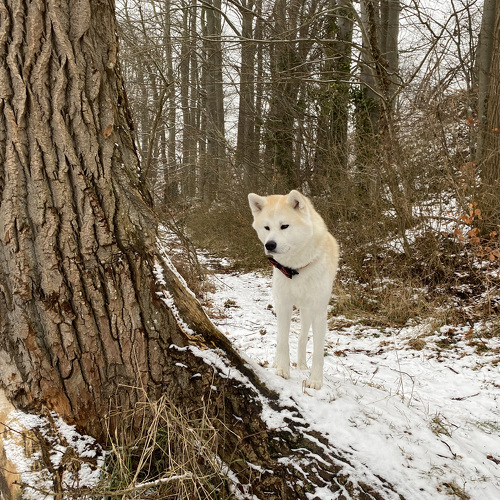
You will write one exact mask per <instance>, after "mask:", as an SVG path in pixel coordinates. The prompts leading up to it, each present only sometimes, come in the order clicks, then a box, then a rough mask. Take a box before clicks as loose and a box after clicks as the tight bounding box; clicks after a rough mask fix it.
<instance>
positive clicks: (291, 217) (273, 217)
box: [248, 190, 339, 389]
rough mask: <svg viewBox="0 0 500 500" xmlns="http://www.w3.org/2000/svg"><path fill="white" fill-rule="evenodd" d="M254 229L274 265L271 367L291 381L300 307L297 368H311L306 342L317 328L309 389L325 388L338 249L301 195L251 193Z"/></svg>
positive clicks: (318, 217) (307, 201)
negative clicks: (295, 314) (293, 332)
mask: <svg viewBox="0 0 500 500" xmlns="http://www.w3.org/2000/svg"><path fill="white" fill-rule="evenodd" d="M248 201H249V203H250V208H251V209H252V214H253V217H254V221H253V224H252V226H253V228H254V229H255V230H256V231H257V235H258V237H259V239H260V241H261V242H262V243H263V244H264V248H265V253H266V255H267V256H268V259H269V261H270V262H271V264H273V266H274V270H273V287H272V290H273V298H274V306H275V310H276V316H277V318H278V338H277V346H276V357H275V359H274V364H273V367H274V368H276V373H277V375H280V376H281V377H284V378H289V377H290V349H289V339H288V337H289V332H290V321H291V318H292V310H293V306H295V307H297V308H298V309H300V320H301V331H300V336H299V342H298V360H297V366H298V368H299V369H300V370H306V369H307V363H306V344H307V339H308V335H309V329H310V327H311V324H312V330H313V356H312V368H311V374H310V376H309V379H308V380H307V381H306V386H307V387H312V388H313V389H320V388H321V386H322V385H323V363H324V352H323V350H324V345H325V335H326V330H327V307H328V303H329V301H330V297H331V293H332V285H333V281H334V279H335V275H336V273H337V267H338V260H339V246H338V244H337V241H336V240H335V238H334V237H333V236H332V235H331V234H330V233H329V232H328V229H327V227H326V225H325V222H324V221H323V219H322V218H321V216H320V215H319V214H318V213H317V212H316V210H314V208H313V205H312V203H311V202H310V200H309V199H308V198H306V197H305V196H304V195H302V194H301V193H299V192H298V191H295V190H294V191H291V192H290V193H289V194H288V195H271V196H265V197H263V196H258V195H256V194H254V193H250V194H249V195H248Z"/></svg>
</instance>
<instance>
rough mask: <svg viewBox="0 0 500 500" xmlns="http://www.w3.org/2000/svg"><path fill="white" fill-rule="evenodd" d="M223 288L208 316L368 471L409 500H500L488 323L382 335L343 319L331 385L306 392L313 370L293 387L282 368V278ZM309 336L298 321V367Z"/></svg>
mask: <svg viewBox="0 0 500 500" xmlns="http://www.w3.org/2000/svg"><path fill="white" fill-rule="evenodd" d="M213 281H214V285H215V287H216V291H215V292H212V293H209V294H208V297H207V303H208V305H209V307H208V308H207V309H208V313H209V315H211V317H212V319H213V321H214V323H215V324H216V325H217V326H218V327H219V328H220V329H221V330H222V332H224V333H225V334H226V335H227V336H228V337H229V338H230V339H231V341H232V342H233V344H234V345H235V347H236V348H237V349H238V350H239V351H240V352H241V353H243V355H244V356H245V357H246V358H247V359H249V362H250V363H251V364H252V365H253V366H254V367H255V369H256V371H257V373H258V374H259V376H260V377H261V379H262V380H264V381H265V383H266V384H267V385H268V386H269V387H270V388H272V389H274V390H275V391H277V392H279V393H280V394H281V396H282V398H283V400H284V401H285V402H286V400H287V399H288V400H293V402H294V404H295V405H297V406H298V407H299V408H300V411H301V414H302V415H303V417H304V419H307V421H308V422H309V423H310V424H311V426H312V428H313V429H316V430H318V431H320V432H321V433H323V435H325V436H327V437H328V439H329V440H330V442H331V443H332V444H334V445H335V447H336V448H339V449H341V450H344V451H345V452H346V453H347V454H348V455H349V456H350V460H351V463H354V464H356V463H357V464H359V468H360V470H362V469H365V470H366V469H368V470H370V471H372V472H373V473H374V474H376V475H379V476H381V477H383V478H385V479H386V480H388V481H389V482H390V483H392V484H393V486H394V487H395V488H396V490H397V491H398V492H399V493H400V494H402V495H404V497H405V498H406V499H407V500H426V499H439V498H470V499H473V500H474V499H477V500H498V499H500V364H499V363H500V339H499V338H498V337H494V338H490V339H488V338H482V337H481V331H483V330H482V328H480V326H482V327H484V325H475V326H474V327H471V326H467V327H456V326H441V327H436V326H434V325H433V324H432V323H427V324H415V325H412V326H408V327H404V328H400V329H377V328H373V327H367V326H364V325H362V324H357V323H355V322H352V321H349V320H347V319H345V318H339V317H333V318H331V320H330V324H329V330H330V331H329V334H328V336H327V345H326V351H325V383H324V386H323V388H322V389H321V390H314V389H305V388H304V385H303V382H304V381H305V379H306V378H307V372H304V371H299V370H298V369H297V368H296V367H292V370H291V376H290V379H289V380H284V379H282V378H280V377H278V376H276V375H275V374H274V370H273V369H272V368H271V365H272V361H273V356H274V350H275V344H276V317H275V315H274V312H273V306H272V297H271V287H270V285H271V278H270V271H269V273H264V274H262V273H256V272H251V273H245V274H234V273H221V274H215V275H214V280H213ZM299 328H300V324H299V318H298V314H296V315H295V317H294V320H293V322H292V332H291V335H290V352H291V357H292V362H294V360H295V359H296V352H297V339H298V333H299ZM309 344H311V345H308V356H309V358H310V356H311V348H312V343H311V342H309ZM309 363H310V359H309ZM317 494H319V492H317ZM325 495H326V496H324V499H325V500H327V499H329V498H330V497H329V496H328V494H325ZM318 496H320V495H318Z"/></svg>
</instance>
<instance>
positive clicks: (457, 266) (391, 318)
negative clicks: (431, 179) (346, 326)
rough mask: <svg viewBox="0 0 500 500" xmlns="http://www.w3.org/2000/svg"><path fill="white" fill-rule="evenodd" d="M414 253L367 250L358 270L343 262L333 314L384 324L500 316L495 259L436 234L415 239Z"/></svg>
mask: <svg viewBox="0 0 500 500" xmlns="http://www.w3.org/2000/svg"><path fill="white" fill-rule="evenodd" d="M412 251H413V254H412V256H411V258H410V259H408V258H407V257H406V256H405V255H404V254H403V253H398V252H394V251H392V250H385V251H384V252H383V253H379V254H373V253H371V252H367V253H366V254H365V255H364V259H363V260H362V262H361V264H359V263H358V266H357V267H356V268H352V267H349V266H348V265H346V266H345V267H342V266H341V268H340V272H339V279H338V280H337V287H336V300H335V301H334V303H335V307H334V314H337V315H344V316H346V317H350V318H352V317H359V318H362V319H363V320H364V321H367V322H372V323H374V324H378V325H388V326H398V325H405V324H407V323H408V321H410V320H417V319H429V318H433V319H434V321H438V322H441V323H442V324H456V323H462V324H464V323H471V324H472V323H473V322H476V321H478V320H488V319H489V318H492V317H496V315H498V314H499V312H500V288H499V283H500V266H499V262H498V261H493V262H490V261H489V260H488V261H485V260H483V259H481V258H480V257H478V256H477V255H476V254H475V253H474V252H473V251H471V249H470V248H467V247H466V246H464V245H463V244H462V243H460V242H457V241H454V240H453V239H452V238H449V237H446V236H443V235H439V234H438V235H436V234H425V235H424V236H421V237H419V238H417V239H416V240H415V241H414V243H413V245H412ZM352 261H353V259H351V262H352ZM355 262H356V261H355Z"/></svg>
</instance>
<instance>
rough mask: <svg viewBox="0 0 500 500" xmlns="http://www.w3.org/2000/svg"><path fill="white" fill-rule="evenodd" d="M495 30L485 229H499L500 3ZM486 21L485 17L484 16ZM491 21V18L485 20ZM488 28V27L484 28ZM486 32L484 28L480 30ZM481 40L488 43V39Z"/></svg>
mask: <svg viewBox="0 0 500 500" xmlns="http://www.w3.org/2000/svg"><path fill="white" fill-rule="evenodd" d="M494 19H495V21H494V29H493V32H492V33H491V35H492V43H491V48H492V52H491V63H490V71H489V83H488V96H487V103H488V104H487V112H486V132H485V136H484V146H483V148H482V162H481V187H480V194H479V196H480V207H481V210H482V212H483V223H482V226H483V230H485V232H486V233H493V232H495V233H498V232H500V231H499V229H500V199H499V196H498V193H499V192H500V169H499V167H498V166H499V164H500V163H499V162H500V3H499V2H496V3H495V18H494ZM483 22H485V19H484V17H483ZM486 22H488V21H486ZM485 31H486V30H485ZM481 34H483V31H482V32H481ZM481 43H484V44H486V43H487V42H486V40H482V42H481Z"/></svg>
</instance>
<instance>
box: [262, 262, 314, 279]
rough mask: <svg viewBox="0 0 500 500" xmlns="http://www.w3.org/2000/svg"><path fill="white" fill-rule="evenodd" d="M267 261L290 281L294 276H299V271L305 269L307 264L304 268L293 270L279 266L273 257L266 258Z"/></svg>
mask: <svg viewBox="0 0 500 500" xmlns="http://www.w3.org/2000/svg"><path fill="white" fill-rule="evenodd" d="M267 260H268V261H269V262H270V263H271V264H272V265H273V266H274V267H275V268H276V269H278V270H279V271H281V272H282V273H283V274H284V275H285V276H286V277H287V278H290V279H292V278H293V277H294V276H295V275H297V274H299V270H300V269H304V268H306V267H307V266H308V265H309V264H310V262H309V264H306V265H305V266H302V267H299V268H298V269H293V268H291V267H286V266H283V265H282V264H280V263H279V262H278V261H277V260H275V259H274V258H273V257H268V258H267Z"/></svg>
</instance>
